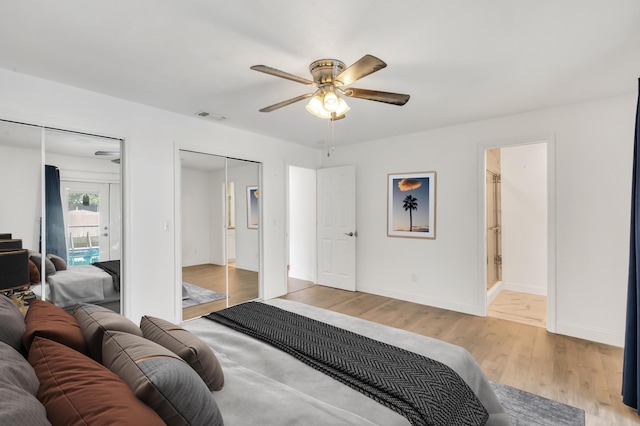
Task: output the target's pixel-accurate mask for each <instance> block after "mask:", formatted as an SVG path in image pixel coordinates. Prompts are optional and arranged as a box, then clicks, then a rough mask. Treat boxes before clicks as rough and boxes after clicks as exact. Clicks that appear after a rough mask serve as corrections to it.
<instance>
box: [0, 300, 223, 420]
mask: <svg viewBox="0 0 640 426" xmlns="http://www.w3.org/2000/svg"><path fill="white" fill-rule="evenodd" d="M223 385H224V375H223V373H222V369H221V368H220V364H219V363H218V361H217V358H216V356H215V354H214V353H213V351H212V350H211V348H210V347H209V346H207V345H205V344H204V343H203V342H202V341H201V340H199V339H198V338H197V337H196V336H194V335H192V334H191V333H189V332H187V331H186V330H183V329H182V328H180V327H178V326H176V325H175V324H171V323H169V322H167V321H164V320H161V319H158V318H153V317H148V316H145V317H143V318H142V319H141V322H140V326H138V325H136V324H134V323H133V322H132V321H130V320H128V319H126V318H125V317H123V316H121V315H119V314H117V313H115V312H113V311H110V310H108V309H106V308H104V307H101V306H97V305H92V304H78V305H76V307H75V309H74V311H73V313H69V312H67V311H65V310H64V309H62V308H60V307H58V306H56V305H54V304H52V303H49V302H45V301H42V300H39V299H36V300H33V301H32V302H31V303H30V305H29V309H28V310H27V312H26V315H24V316H23V314H22V312H21V311H20V310H19V309H18V308H17V306H16V305H15V304H14V303H13V302H12V300H11V299H9V298H8V297H6V296H1V295H0V419H2V420H1V422H2V424H12V425H13V424H16V425H17V424H19V425H65V426H68V425H75V424H83V425H87V424H88V425H107V424H111V425H112V424H117V425H164V424H169V425H222V424H223V421H222V416H221V414H220V411H219V409H218V407H217V404H216V401H215V396H214V394H215V392H213V391H217V390H220V389H221V388H222V387H223ZM187 389H188V392H185V390H187Z"/></svg>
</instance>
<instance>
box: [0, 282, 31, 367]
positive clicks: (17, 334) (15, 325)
mask: <svg viewBox="0 0 640 426" xmlns="http://www.w3.org/2000/svg"><path fill="white" fill-rule="evenodd" d="M0 324H2V327H0V342H4V343H6V344H8V345H9V346H11V347H13V348H14V349H15V350H17V351H18V352H21V353H24V354H26V352H25V350H24V347H23V346H22V335H23V334H24V330H25V328H26V327H25V325H24V315H22V312H20V309H18V307H17V306H16V304H15V303H13V302H12V301H11V299H9V298H8V297H7V296H4V295H1V294H0Z"/></svg>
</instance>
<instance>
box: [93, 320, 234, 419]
mask: <svg viewBox="0 0 640 426" xmlns="http://www.w3.org/2000/svg"><path fill="white" fill-rule="evenodd" d="M102 359H103V363H104V365H105V366H107V367H108V368H109V369H110V370H111V371H113V372H114V373H116V374H118V375H119V376H120V378H122V380H124V381H125V382H126V383H127V384H128V385H129V387H130V388H131V390H133V393H134V394H135V395H136V396H137V397H138V398H140V399H141V400H142V401H143V402H144V403H146V404H147V405H148V406H150V407H151V408H153V409H154V410H155V411H156V413H158V414H159V415H160V417H161V418H162V420H164V421H165V423H167V424H169V425H173V424H176V425H178V424H179V425H183V424H187V425H191V426H200V425H202V426H205V425H207V426H215V425H223V421H222V415H221V414H220V410H219V409H218V405H217V404H216V402H215V400H214V399H213V395H212V394H211V392H210V391H209V389H208V388H207V386H206V385H205V384H204V382H203V381H202V380H201V379H200V377H198V374H196V372H195V371H193V369H192V368H191V367H189V366H188V365H187V364H186V363H185V362H184V361H183V360H182V359H180V358H179V357H178V356H177V355H175V354H174V353H173V352H171V351H170V350H168V349H165V348H163V347H162V346H160V345H158V344H157V343H154V342H152V341H150V340H147V339H145V338H144V337H140V336H135V335H133V334H128V333H122V332H118V331H107V332H105V334H104V342H103V347H102Z"/></svg>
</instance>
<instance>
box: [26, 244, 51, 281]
mask: <svg viewBox="0 0 640 426" xmlns="http://www.w3.org/2000/svg"><path fill="white" fill-rule="evenodd" d="M29 259H31V261H32V262H33V263H34V264H35V265H36V267H37V268H38V271H40V275H41V276H42V263H43V262H44V274H45V276H47V275H53V274H55V273H56V267H55V266H53V262H52V261H51V260H49V259H47V258H46V257H44V258H43V257H42V255H41V254H40V253H38V252H37V251H33V250H29Z"/></svg>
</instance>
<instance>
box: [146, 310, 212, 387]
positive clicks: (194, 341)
mask: <svg viewBox="0 0 640 426" xmlns="http://www.w3.org/2000/svg"><path fill="white" fill-rule="evenodd" d="M140 329H141V330H142V334H144V337H146V338H147V339H149V340H151V341H154V342H156V343H158V344H159V345H161V346H164V347H165V348H167V349H169V350H170V351H171V352H173V353H175V354H176V355H178V356H179V357H180V358H182V359H183V360H185V361H186V363H187V364H189V365H190V366H191V368H193V369H194V370H195V371H196V373H198V375H199V376H200V377H201V378H202V380H204V382H205V384H206V385H207V387H208V388H209V389H210V390H212V391H218V390H220V389H222V386H223V385H224V374H223V373H222V367H221V366H220V363H219V362H218V358H216V355H215V354H214V353H213V350H212V349H211V347H209V345H207V344H206V343H204V342H203V341H202V340H200V338H199V337H197V336H195V335H193V334H191V333H190V332H188V331H187V330H185V329H183V328H181V327H178V326H177V325H175V324H172V323H170V322H169V321H165V320H163V319H160V318H154V317H150V316H143V317H142V319H141V320H140Z"/></svg>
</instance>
